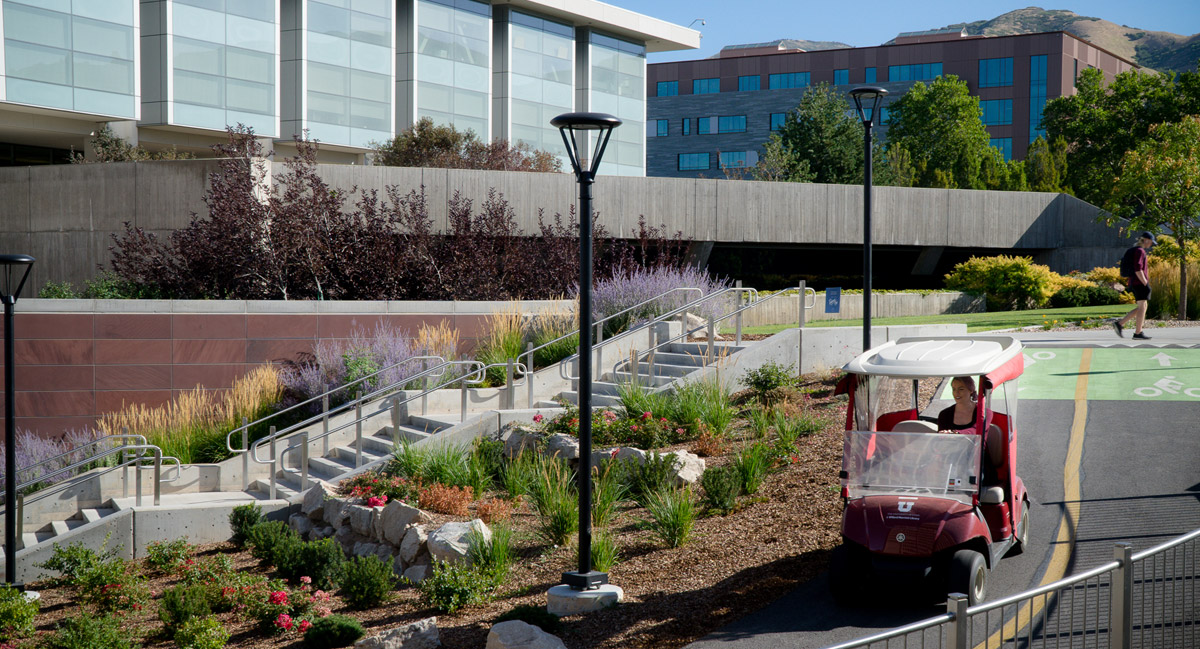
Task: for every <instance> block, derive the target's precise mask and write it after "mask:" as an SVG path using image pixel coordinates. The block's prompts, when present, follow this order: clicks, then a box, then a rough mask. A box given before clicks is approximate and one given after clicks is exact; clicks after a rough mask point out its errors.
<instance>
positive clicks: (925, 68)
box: [888, 63, 942, 81]
mask: <svg viewBox="0 0 1200 649" xmlns="http://www.w3.org/2000/svg"><path fill="white" fill-rule="evenodd" d="M940 76H942V64H941V63H914V64H912V65H889V66H888V81H932V80H934V79H936V78H938V77H940Z"/></svg>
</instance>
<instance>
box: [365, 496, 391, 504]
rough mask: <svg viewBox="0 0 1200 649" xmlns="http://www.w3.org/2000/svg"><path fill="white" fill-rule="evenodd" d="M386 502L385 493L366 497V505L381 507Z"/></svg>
mask: <svg viewBox="0 0 1200 649" xmlns="http://www.w3.org/2000/svg"><path fill="white" fill-rule="evenodd" d="M386 504H387V494H383V495H382V496H371V497H370V498H367V507H382V506H384V505H386Z"/></svg>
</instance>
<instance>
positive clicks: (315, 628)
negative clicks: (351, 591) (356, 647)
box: [304, 614, 364, 649]
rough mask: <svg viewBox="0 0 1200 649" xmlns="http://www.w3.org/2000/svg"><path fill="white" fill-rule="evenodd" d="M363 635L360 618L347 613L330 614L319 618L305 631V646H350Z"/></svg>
mask: <svg viewBox="0 0 1200 649" xmlns="http://www.w3.org/2000/svg"><path fill="white" fill-rule="evenodd" d="M363 635H364V631H363V628H362V624H359V622H358V620H356V619H354V618H352V617H349V616H347V615H338V614H334V615H328V616H326V617H323V618H319V619H317V620H316V621H315V622H313V623H312V626H311V627H309V629H308V631H306V632H305V633H304V646H305V647H306V648H307V649H334V648H335V647H348V646H350V645H352V644H354V641H355V640H358V639H359V638H361V637H363Z"/></svg>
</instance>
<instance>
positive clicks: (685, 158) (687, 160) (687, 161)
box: [679, 153, 709, 171]
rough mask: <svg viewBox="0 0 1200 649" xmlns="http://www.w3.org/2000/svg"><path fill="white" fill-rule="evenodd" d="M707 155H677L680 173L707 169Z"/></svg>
mask: <svg viewBox="0 0 1200 649" xmlns="http://www.w3.org/2000/svg"><path fill="white" fill-rule="evenodd" d="M708 167H709V162H708V154H707V153H680V154H679V170H680V171H698V170H701V169H708Z"/></svg>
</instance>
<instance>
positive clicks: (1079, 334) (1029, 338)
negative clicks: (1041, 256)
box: [979, 327, 1200, 349]
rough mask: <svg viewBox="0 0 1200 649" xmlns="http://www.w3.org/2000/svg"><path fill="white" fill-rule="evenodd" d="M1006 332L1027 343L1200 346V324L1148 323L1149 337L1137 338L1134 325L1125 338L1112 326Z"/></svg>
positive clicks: (1176, 347) (1041, 345) (1049, 344)
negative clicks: (1183, 325)
mask: <svg viewBox="0 0 1200 649" xmlns="http://www.w3.org/2000/svg"><path fill="white" fill-rule="evenodd" d="M979 333H983V332H979ZM994 333H1001V332H999V331H997V332H994ZM1003 333H1004V334H1006V335H1010V336H1014V337H1016V338H1017V339H1018V340H1020V341H1021V343H1022V344H1023V345H1025V346H1026V347H1163V348H1168V349H1178V348H1200V327H1161V328H1160V327H1146V328H1145V329H1144V330H1143V333H1145V334H1146V335H1147V336H1150V340H1134V339H1133V338H1132V336H1133V327H1126V329H1125V337H1124V338H1121V337H1120V336H1118V335H1117V333H1116V332H1115V331H1113V329H1112V327H1102V328H1098V329H1087V330H1080V331H1012V330H1007V331H1004V332H1003Z"/></svg>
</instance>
